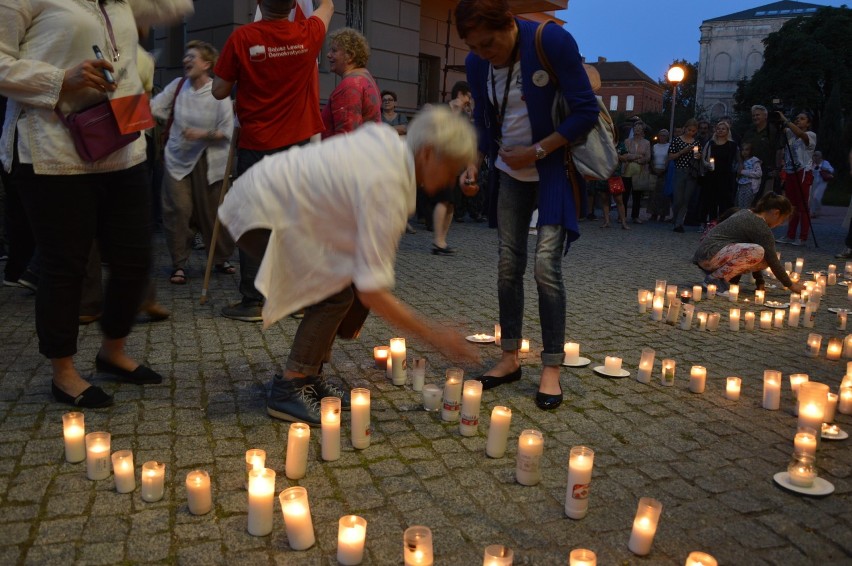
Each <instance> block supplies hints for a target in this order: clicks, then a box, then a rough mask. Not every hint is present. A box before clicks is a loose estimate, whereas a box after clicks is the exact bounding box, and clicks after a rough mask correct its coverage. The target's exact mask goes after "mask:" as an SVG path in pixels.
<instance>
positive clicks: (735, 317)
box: [728, 309, 740, 332]
mask: <svg viewBox="0 0 852 566" xmlns="http://www.w3.org/2000/svg"><path fill="white" fill-rule="evenodd" d="M728 327H729V328H730V329H731V330H733V331H734V332H739V330H740V309H731V311H730V313H728Z"/></svg>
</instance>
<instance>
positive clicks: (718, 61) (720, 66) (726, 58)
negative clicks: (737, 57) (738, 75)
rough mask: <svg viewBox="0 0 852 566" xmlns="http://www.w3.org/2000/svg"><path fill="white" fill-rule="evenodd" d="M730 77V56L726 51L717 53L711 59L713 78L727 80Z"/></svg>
mask: <svg viewBox="0 0 852 566" xmlns="http://www.w3.org/2000/svg"><path fill="white" fill-rule="evenodd" d="M730 78H731V56H730V55H728V54H727V53H719V54H718V55H716V58H715V59H713V80H714V81H727V80H730Z"/></svg>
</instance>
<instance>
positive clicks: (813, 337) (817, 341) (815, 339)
mask: <svg viewBox="0 0 852 566" xmlns="http://www.w3.org/2000/svg"><path fill="white" fill-rule="evenodd" d="M821 348H822V336H821V335H820V334H808V356H810V357H811V358H816V357H817V356H819V351H820V349H821Z"/></svg>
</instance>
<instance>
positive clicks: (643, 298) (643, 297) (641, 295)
mask: <svg viewBox="0 0 852 566" xmlns="http://www.w3.org/2000/svg"><path fill="white" fill-rule="evenodd" d="M636 297H637V299H638V300H639V313H640V314H642V313H646V312H648V290H647V289H639V291H638V292H637V293H636Z"/></svg>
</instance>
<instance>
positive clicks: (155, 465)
mask: <svg viewBox="0 0 852 566" xmlns="http://www.w3.org/2000/svg"><path fill="white" fill-rule="evenodd" d="M165 482H166V464H165V463H163V462H156V461H154V460H151V461H149V462H145V463H144V464H142V488H141V490H140V494H141V495H142V501H147V502H149V503H152V502H154V501H159V500H161V499H162V498H163V494H164V493H165Z"/></svg>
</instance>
